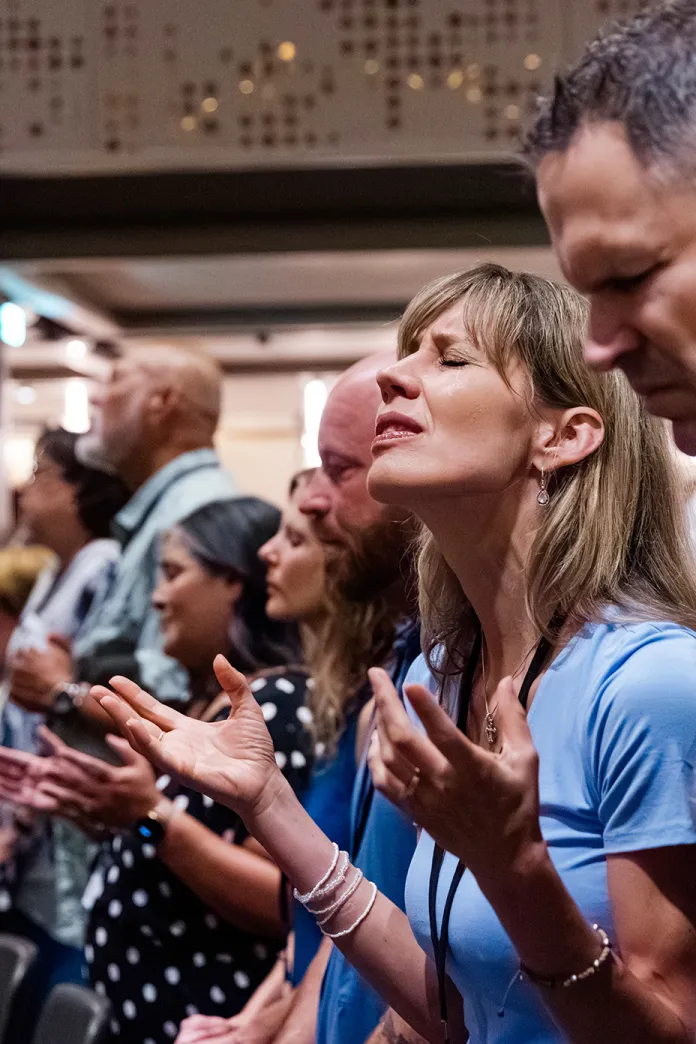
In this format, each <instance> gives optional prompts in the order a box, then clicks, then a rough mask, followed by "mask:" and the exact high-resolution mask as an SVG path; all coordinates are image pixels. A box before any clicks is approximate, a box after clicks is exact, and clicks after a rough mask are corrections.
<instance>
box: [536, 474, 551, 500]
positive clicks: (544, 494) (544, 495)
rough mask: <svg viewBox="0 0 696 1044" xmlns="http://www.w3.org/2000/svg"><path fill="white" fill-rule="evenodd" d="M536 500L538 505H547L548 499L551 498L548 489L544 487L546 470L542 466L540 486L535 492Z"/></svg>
mask: <svg viewBox="0 0 696 1044" xmlns="http://www.w3.org/2000/svg"><path fill="white" fill-rule="evenodd" d="M536 500H537V504H538V505H539V506H540V507H547V506H548V503H549V501H550V500H551V497H550V496H549V491H548V489H547V488H546V472H545V471H544V469H543V468H542V469H541V488H540V490H539V492H538V493H537V498H536Z"/></svg>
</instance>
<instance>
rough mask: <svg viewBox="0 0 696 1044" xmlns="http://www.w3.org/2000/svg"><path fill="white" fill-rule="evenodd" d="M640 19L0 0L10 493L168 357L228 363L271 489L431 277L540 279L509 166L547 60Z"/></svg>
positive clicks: (259, 476)
mask: <svg viewBox="0 0 696 1044" xmlns="http://www.w3.org/2000/svg"><path fill="white" fill-rule="evenodd" d="M639 6H640V4H638V3H635V2H631V0H196V2H195V3H192V2H191V0H187V2H185V0H128V2H120V0H118V2H117V0H61V2H60V3H56V0H1V2H0V222H1V232H0V302H3V303H0V340H1V341H2V343H3V358H2V365H3V368H4V373H5V376H6V380H5V382H4V386H3V392H2V410H1V422H0V423H1V426H2V454H1V459H2V462H3V469H4V483H5V490H6V491H7V490H8V489H9V488H10V487H11V486H13V485H16V484H19V483H21V482H22V481H23V480H24V479H25V478H26V476H27V473H28V470H29V468H30V467H31V456H32V450H33V442H34V440H35V438H36V435H37V433H38V432H39V431H40V429H41V427H42V426H43V425H44V424H45V423H58V422H62V423H64V424H66V425H67V426H68V427H71V428H73V429H74V430H82V429H84V428H85V427H86V426H87V424H88V423H89V411H88V396H89V386H90V382H91V381H92V380H94V379H96V378H98V377H99V376H100V374H102V373H103V372H105V370H106V369H107V368H108V366H109V364H110V360H111V359H113V358H114V357H117V356H118V355H120V354H129V353H137V352H138V351H140V350H142V349H143V348H144V347H151V346H153V345H155V346H159V347H160V348H161V349H162V350H163V351H166V348H167V346H170V345H173V344H183V345H187V346H189V347H191V348H192V349H194V350H195V351H200V352H207V353H210V354H212V355H214V356H215V357H216V358H217V359H218V360H219V362H220V364H221V366H222V368H223V370H224V373H225V398H224V404H225V405H224V414H223V422H222V425H221V429H220V433H219V448H220V452H221V454H222V457H223V459H224V460H225V462H227V463H228V464H229V466H230V467H231V468H232V469H233V470H234V471H235V473H236V474H237V477H238V479H239V482H240V484H241V486H242V487H243V488H244V489H245V490H247V491H250V492H253V493H258V494H261V495H265V496H268V497H270V498H271V499H273V500H276V501H279V500H282V498H283V494H284V488H285V484H286V481H287V478H288V476H289V475H290V474H291V473H292V471H293V470H295V469H296V468H298V467H300V466H302V464H303V463H313V462H314V461H315V457H316V446H315V434H316V426H317V423H318V418H319V416H320V413H321V407H322V404H323V400H324V398H325V395H326V391H327V389H328V388H329V387H330V385H331V383H332V381H333V380H335V378H336V375H337V374H338V373H340V371H341V370H342V369H343V368H344V367H345V366H346V365H348V364H349V363H350V362H352V361H353V360H355V359H357V358H359V357H360V356H361V355H364V354H367V353H368V352H371V351H373V350H375V349H377V348H380V347H383V346H386V345H389V344H393V343H394V338H395V329H396V323H397V319H398V316H399V314H400V313H401V311H402V310H403V308H404V305H405V304H406V302H407V301H408V299H409V297H410V296H411V295H412V294H413V293H414V292H415V291H416V290H417V289H418V288H419V287H420V286H421V285H422V284H423V283H424V282H425V281H426V280H428V279H430V278H433V277H434V276H436V275H440V274H444V273H446V272H450V271H453V270H455V269H457V268H463V267H465V266H467V265H469V264H471V263H473V262H475V261H477V260H480V259H491V260H497V261H500V262H502V263H503V264H507V265H510V266H513V267H524V268H528V269H531V270H533V271H535V272H540V273H545V274H549V275H552V276H557V275H558V273H557V270H556V266H555V262H554V260H553V257H552V255H551V252H550V250H549V248H548V244H547V240H546V234H545V230H544V227H543V224H542V222H541V219H540V216H539V213H538V210H537V207H536V202H535V198H534V193H533V190H532V188H531V186H530V183H529V180H528V179H527V178H525V177H524V176H523V174H522V173H521V171H520V167H519V164H518V162H517V161H516V159H515V153H516V151H517V149H518V145H519V142H520V139H521V135H522V133H523V128H524V126H525V122H526V121H527V120H528V119H529V117H530V115H531V114H532V113H533V111H534V108H535V105H536V99H537V97H538V95H539V93H540V92H541V91H543V89H544V86H545V84H546V83H547V82H548V80H549V78H550V77H551V76H552V75H553V72H554V69H555V68H557V67H558V66H559V65H560V64H563V63H565V62H566V61H568V60H569V59H570V58H572V57H573V56H574V55H575V54H576V53H577V51H578V49H579V48H580V47H581V46H582V44H583V43H584V41H585V40H586V39H588V38H589V37H590V36H591V35H592V34H594V33H595V31H596V30H597V28H598V26H600V25H601V24H603V23H604V22H606V21H607V20H610V19H612V18H615V17H617V16H618V17H620V16H623V15H626V14H629V13H631V12H632V11H634V10H636V9H637V8H638V7H639ZM2 511H3V513H4V517H5V518H6V517H7V511H8V507H7V498H6V497H5V499H4V502H3V504H2ZM0 521H2V520H0Z"/></svg>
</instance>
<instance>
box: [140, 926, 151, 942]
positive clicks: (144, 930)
mask: <svg viewBox="0 0 696 1044" xmlns="http://www.w3.org/2000/svg"><path fill="white" fill-rule="evenodd" d="M140 931H141V933H142V934H143V935H146V936H147V937H148V939H151V938H152V928H151V927H150V925H149V924H141V925H140Z"/></svg>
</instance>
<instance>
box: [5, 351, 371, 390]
mask: <svg viewBox="0 0 696 1044" xmlns="http://www.w3.org/2000/svg"><path fill="white" fill-rule="evenodd" d="M355 361H356V356H355V355H325V356H322V357H321V358H316V357H312V358H309V359H306V358H303V357H301V356H298V357H297V358H278V357H277V356H268V355H266V356H264V354H263V348H262V347H259V358H258V361H257V360H251V359H245V360H240V361H238V362H235V360H234V359H225V360H219V362H220V369H221V370H222V373H223V374H225V376H228V377H234V376H235V375H244V376H258V375H260V374H263V375H268V374H269V373H273V374H277V373H302V372H310V373H327V372H335V371H337V370H339V371H340V370H345V369H346V367H347V366H350V365H351V363H354V362H355ZM8 376H9V377H10V378H12V379H13V380H16V381H22V382H24V383H28V382H30V383H35V382H39V381H54V380H62V381H64V380H68V379H69V378H72V377H82V376H83V375H82V374H79V373H76V372H75V371H74V370H70V369H68V368H67V367H65V366H58V365H56V366H13V367H12V368H11V369H10V371H9V373H8ZM84 379H85V380H89V379H90V378H89V377H84Z"/></svg>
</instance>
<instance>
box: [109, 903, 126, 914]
mask: <svg viewBox="0 0 696 1044" xmlns="http://www.w3.org/2000/svg"><path fill="white" fill-rule="evenodd" d="M122 910H123V905H122V903H121V902H119V900H118V899H112V900H111V902H110V903H109V917H120V916H121V911H122Z"/></svg>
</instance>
